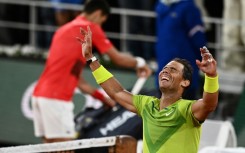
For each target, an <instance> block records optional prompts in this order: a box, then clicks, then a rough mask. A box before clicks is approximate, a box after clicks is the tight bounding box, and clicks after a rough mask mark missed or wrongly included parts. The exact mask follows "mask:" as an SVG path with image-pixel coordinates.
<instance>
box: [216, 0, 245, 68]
mask: <svg viewBox="0 0 245 153" xmlns="http://www.w3.org/2000/svg"><path fill="white" fill-rule="evenodd" d="M223 13H224V14H223V18H224V20H226V21H228V22H225V24H224V26H223V44H224V47H225V48H224V50H223V51H222V63H221V64H222V65H221V66H222V68H223V69H226V70H231V71H236V72H245V60H244V59H245V49H244V45H245V27H244V25H237V24H235V23H234V21H244V20H245V1H244V0H232V1H231V0H225V1H224V12H223ZM231 20H232V21H231ZM238 47H240V48H242V50H241V49H238Z"/></svg>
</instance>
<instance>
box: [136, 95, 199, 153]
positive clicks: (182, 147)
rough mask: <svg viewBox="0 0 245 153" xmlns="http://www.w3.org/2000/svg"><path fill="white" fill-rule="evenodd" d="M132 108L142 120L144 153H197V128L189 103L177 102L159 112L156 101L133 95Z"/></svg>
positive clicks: (191, 101)
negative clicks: (133, 107)
mask: <svg viewBox="0 0 245 153" xmlns="http://www.w3.org/2000/svg"><path fill="white" fill-rule="evenodd" d="M133 103H134V106H135V107H136V109H137V112H138V115H139V116H141V117H142V119H143V150H144V153H197V152H198V146H199V141H200V132H201V124H200V123H199V122H198V121H197V120H196V119H195V117H194V116H193V114H192V112H191V105H192V104H193V103H194V101H193V100H185V99H180V100H178V101H176V102H175V103H174V104H172V105H170V106H168V107H166V108H164V109H162V110H160V111H159V106H160V100H159V99H158V98H155V97H151V96H143V95H135V96H134V97H133Z"/></svg>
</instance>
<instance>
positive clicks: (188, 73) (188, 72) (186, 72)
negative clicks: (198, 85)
mask: <svg viewBox="0 0 245 153" xmlns="http://www.w3.org/2000/svg"><path fill="white" fill-rule="evenodd" d="M172 61H175V62H178V63H180V64H182V65H183V66H184V69H183V78H184V79H185V80H189V81H190V84H191V81H192V73H193V68H192V66H191V64H190V62H189V61H187V60H186V59H181V58H174V59H173V60H172ZM189 87H190V85H189V86H188V87H187V88H185V90H184V93H183V97H184V96H185V95H186V94H187V89H188V88H189Z"/></svg>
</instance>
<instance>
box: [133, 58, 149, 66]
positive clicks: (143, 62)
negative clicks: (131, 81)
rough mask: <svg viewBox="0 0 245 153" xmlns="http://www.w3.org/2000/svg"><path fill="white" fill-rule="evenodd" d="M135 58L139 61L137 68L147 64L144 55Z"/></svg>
mask: <svg viewBox="0 0 245 153" xmlns="http://www.w3.org/2000/svg"><path fill="white" fill-rule="evenodd" d="M135 59H136V61H137V65H136V68H141V67H143V66H145V64H146V62H145V60H144V59H143V58H142V57H135Z"/></svg>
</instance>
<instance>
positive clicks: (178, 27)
mask: <svg viewBox="0 0 245 153" xmlns="http://www.w3.org/2000/svg"><path fill="white" fill-rule="evenodd" d="M155 11H156V14H157V17H156V35H157V42H156V48H155V52H156V53H155V54H156V60H157V64H158V70H157V72H156V75H158V74H159V72H160V71H161V70H162V69H161V68H162V67H163V66H164V65H166V64H167V63H168V62H169V61H170V60H171V59H173V58H175V57H179V58H184V59H187V60H189V61H190V62H191V65H192V67H193V69H194V70H193V77H192V78H193V80H192V82H193V83H192V86H191V87H190V88H189V90H188V93H191V94H188V93H185V95H186V97H187V98H190V99H195V98H196V97H195V96H196V95H197V91H198V90H199V83H200V75H199V69H198V67H197V65H196V59H198V60H200V59H201V56H200V52H199V50H200V48H201V47H203V46H205V45H206V35H205V28H204V24H203V21H202V16H201V13H200V10H199V9H198V8H197V6H196V5H195V2H194V1H193V0H158V1H157V2H156V7H155ZM157 83H158V76H156V84H157ZM189 95H191V96H189ZM193 95H195V96H193Z"/></svg>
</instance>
